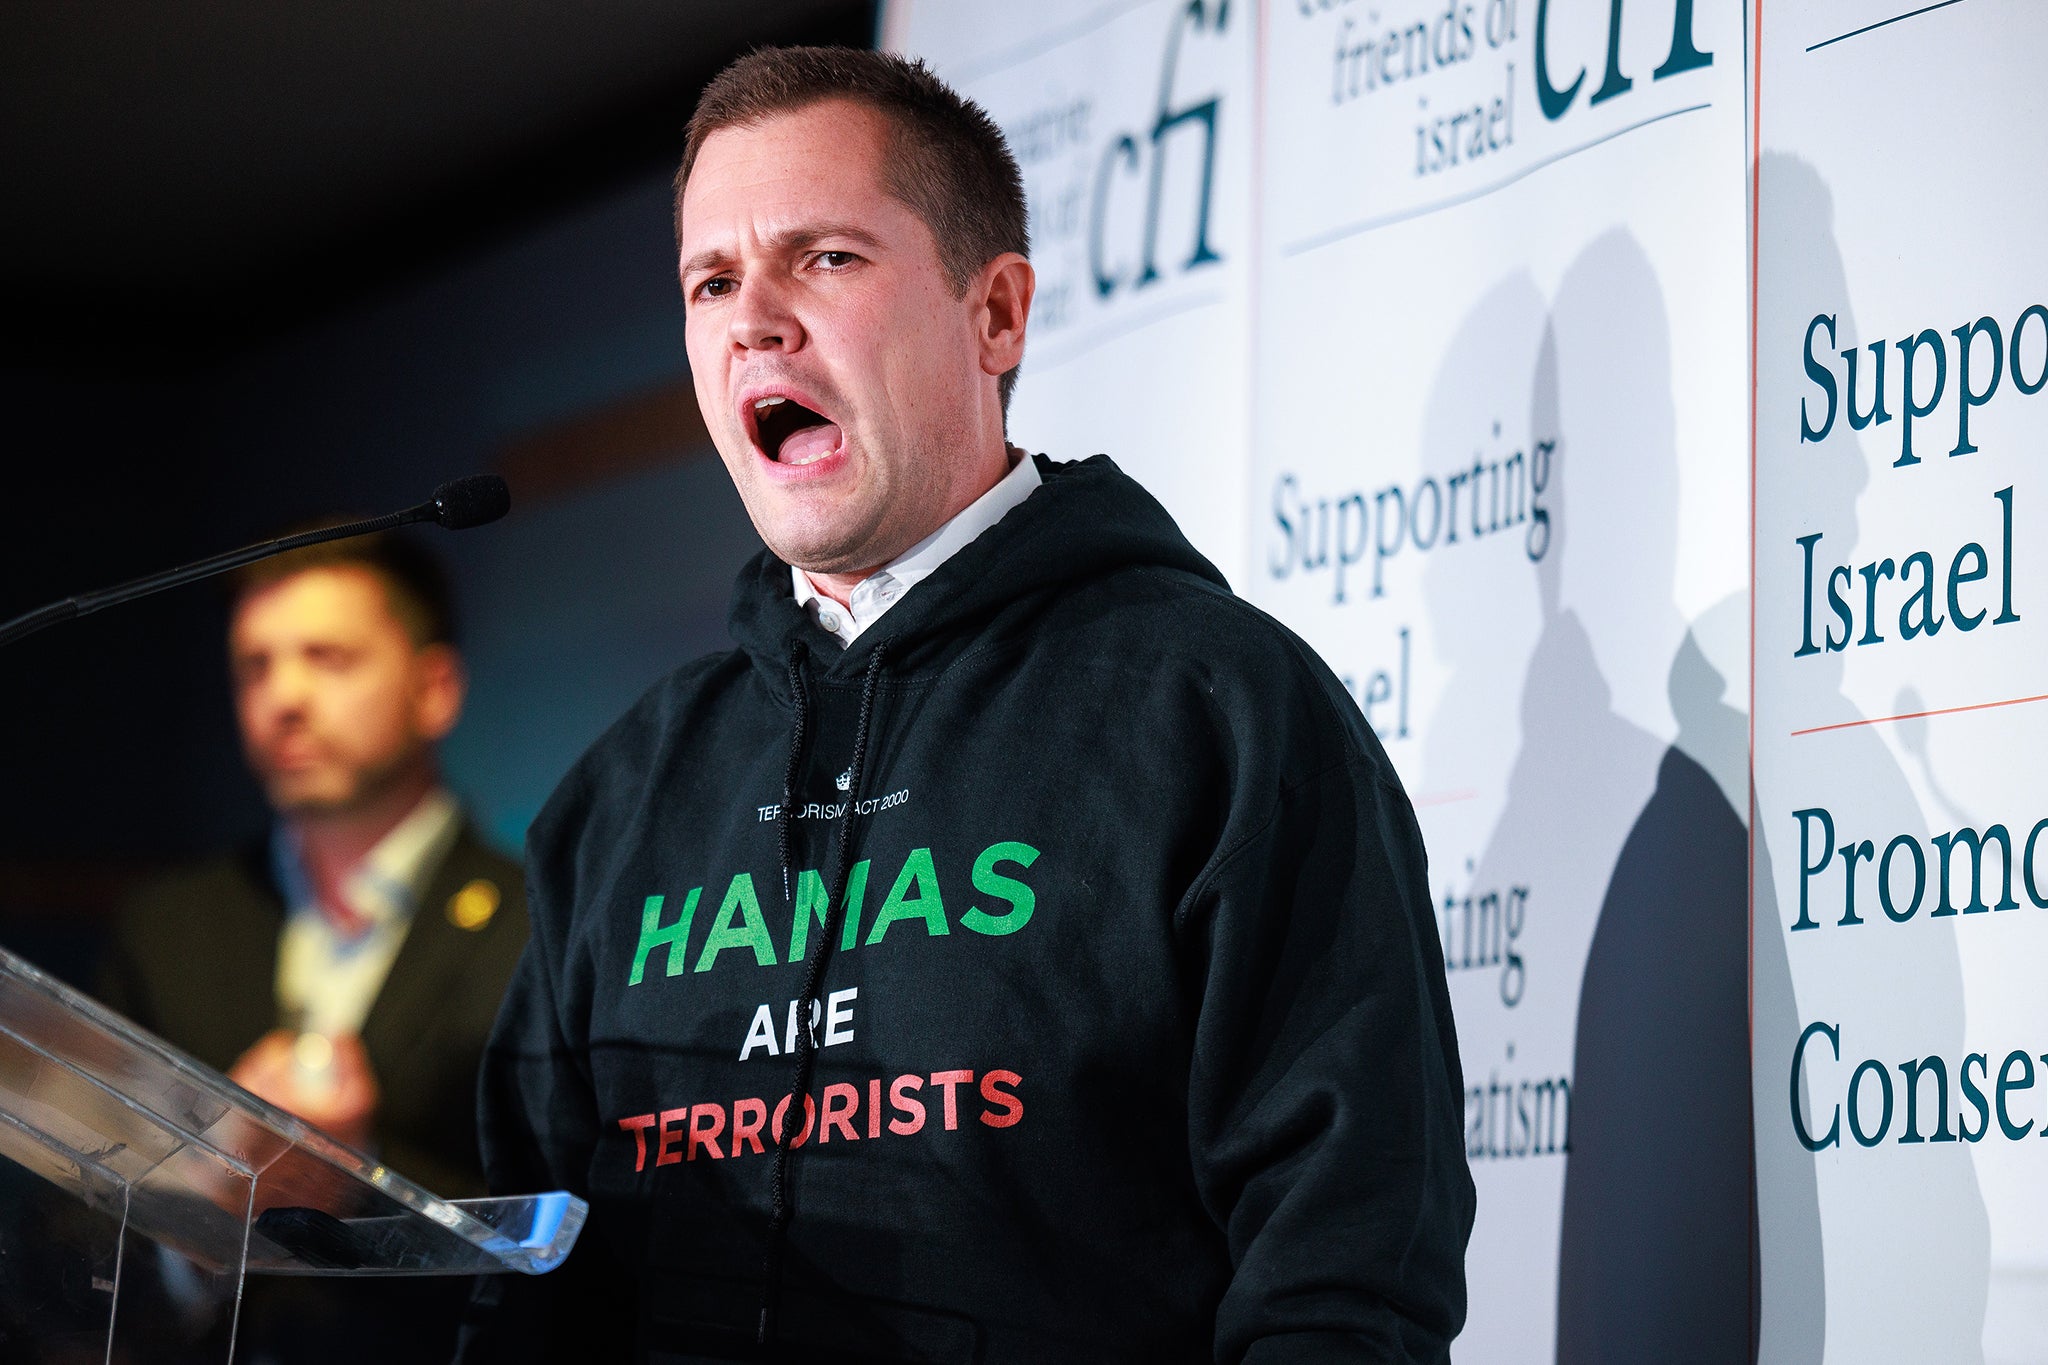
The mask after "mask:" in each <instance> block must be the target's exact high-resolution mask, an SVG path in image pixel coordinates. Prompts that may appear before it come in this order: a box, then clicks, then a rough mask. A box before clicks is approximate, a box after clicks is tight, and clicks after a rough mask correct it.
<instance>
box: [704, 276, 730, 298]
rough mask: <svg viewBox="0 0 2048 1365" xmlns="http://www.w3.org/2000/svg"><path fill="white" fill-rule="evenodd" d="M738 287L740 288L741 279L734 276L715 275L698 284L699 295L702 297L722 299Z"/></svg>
mask: <svg viewBox="0 0 2048 1365" xmlns="http://www.w3.org/2000/svg"><path fill="white" fill-rule="evenodd" d="M737 288H739V281H738V280H735V279H733V278H732V276H730V275H713V276H712V277H711V278H710V279H708V280H706V281H704V283H702V284H700V285H698V286H697V297H698V298H700V299H722V298H724V297H725V296H726V295H727V294H730V293H731V292H732V291H733V290H735V289H737Z"/></svg>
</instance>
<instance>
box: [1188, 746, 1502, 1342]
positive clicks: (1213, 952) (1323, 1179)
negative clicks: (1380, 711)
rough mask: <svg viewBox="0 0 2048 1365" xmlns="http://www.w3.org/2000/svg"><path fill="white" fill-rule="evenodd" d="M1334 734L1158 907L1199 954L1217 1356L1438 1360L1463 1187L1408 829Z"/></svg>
mask: <svg viewBox="0 0 2048 1365" xmlns="http://www.w3.org/2000/svg"><path fill="white" fill-rule="evenodd" d="M1360 740H1362V742H1363V743H1364V744H1370V740H1369V739H1363V737H1360ZM1356 742H1357V741H1354V743H1356ZM1346 747H1352V748H1353V751H1352V753H1351V754H1350V756H1349V757H1348V758H1347V759H1346V760H1345V761H1342V762H1340V763H1338V764H1337V765H1335V766H1332V767H1328V768H1325V769H1324V770H1322V771H1320V772H1318V773H1315V774H1314V775H1312V776H1308V777H1305V778H1301V779H1299V780H1297V781H1296V782H1294V783H1293V784H1291V785H1286V786H1283V787H1282V788H1281V789H1280V791H1279V795H1278V799H1277V802H1271V803H1270V804H1269V806H1268V808H1267V813H1266V814H1265V815H1264V816H1263V817H1262V818H1261V819H1259V820H1258V821H1257V822H1256V825H1255V827H1254V828H1250V829H1249V830H1246V831H1244V832H1242V833H1240V834H1238V835H1236V837H1235V838H1234V840H1233V841H1232V842H1231V843H1229V844H1228V845H1226V847H1225V848H1224V849H1223V850H1222V852H1220V853H1219V855H1218V857H1217V858H1216V859H1215V860H1214V861H1212V862H1211V864H1210V866H1209V868H1208V870H1207V871H1206V872H1205V873H1204V874H1203V876H1202V878H1201V879H1200V880H1199V881H1198V882H1197V883H1196V885H1195V886H1194V887H1192V888H1191V889H1190V891H1189V894H1188V896H1187V898H1186V900H1185V901H1184V902H1183V904H1182V907H1181V910H1180V912H1179V918H1180V927H1181V932H1182V933H1183V935H1184V943H1186V944H1187V946H1188V947H1189V948H1190V950H1191V951H1192V952H1193V953H1194V955H1195V958H1196V963H1197V970H1198V971H1199V973H1200V976H1199V981H1200V987H1199V990H1200V995H1199V1001H1200V1015H1199V1019H1198V1022H1197V1025H1196V1037H1195V1047H1194V1061H1193V1068H1192V1072H1191V1076H1190V1088H1189V1124H1190V1133H1189V1142H1190V1152H1191V1156H1192V1159H1193V1164H1194V1171H1195V1177H1196V1181H1197V1184H1198V1187H1199V1190H1200V1194H1201V1197H1202V1199H1203V1201H1204V1203H1205V1204H1206V1206H1207V1207H1208V1209H1209V1211H1210V1213H1211V1215H1212V1216H1213V1217H1214V1218H1215V1219H1216V1221H1217V1224H1218V1225H1219V1226H1220V1227H1221V1228H1222V1229H1223V1231H1224V1234H1225V1237H1226V1239H1227V1241H1228V1245H1229V1249H1230V1257H1231V1262H1232V1265H1233V1277H1232V1280H1231V1283H1230V1286H1229V1288H1228V1290H1227V1291H1226V1292H1225V1294H1224V1296H1223V1299H1222V1302H1221V1303H1220V1305H1219V1306H1218V1309H1217V1314H1216V1359H1217V1361H1218V1362H1228V1363H1231V1365H1234V1363H1235V1362H1257V1363H1258V1365H1271V1363H1272V1362H1282V1361H1309V1360H1314V1361H1338V1360H1341V1361H1361V1362H1363V1361H1375V1362H1393V1361H1404V1362H1405V1361H1418V1362H1425V1361H1426V1362H1436V1361H1444V1360H1447V1359H1448V1358H1449V1346H1450V1341H1451V1339H1452V1337H1454V1336H1455V1335H1456V1334H1457V1331H1458V1329H1459V1327H1460V1326H1461V1325H1462V1324H1463V1322H1464V1317H1465V1275H1464V1255H1465V1243H1466V1239H1467V1238H1468V1236H1469V1235H1470V1232H1471V1227H1472V1216H1473V1188H1472V1181H1471V1176H1470V1174H1469V1172H1468V1170H1467V1167H1466V1162H1465V1154H1464V1148H1463V1139H1462V1126H1463V1125H1462V1103H1463V1093H1462V1092H1463V1079H1462V1076H1461V1074H1460V1070H1459V1063H1458V1055H1457V1042H1456V1038H1455V1035H1454V1033H1453V1029H1452V1023H1451V1013H1450V1001H1449V995H1448V991H1447V990H1446V986H1445V980H1444V971H1443V959H1442V950H1441V947H1440V946H1439V944H1438V941H1437V932H1436V921H1435V916H1434V915H1433V913H1432V910H1431V901H1430V897H1429V893H1428V889H1427V888H1428V882H1427V868H1426V865H1425V860H1424V855H1423V849H1422V840H1421V836H1420V834H1419V832H1418V830H1417V828H1416V825H1415V819H1414V813H1413V811H1412V809H1411V808H1410V806H1409V803H1408V800H1407V798H1406V796H1405V795H1404V794H1403V793H1402V792H1401V791H1400V789H1399V787H1398V785H1396V784H1395V783H1394V782H1393V781H1392V780H1391V779H1389V778H1386V777H1384V776H1382V775H1381V773H1380V771H1379V768H1378V765H1377V764H1376V763H1375V761H1374V758H1373V756H1372V755H1371V754H1370V753H1369V752H1361V751H1360V750H1359V749H1358V748H1356V747H1353V746H1350V745H1347V746H1346ZM1233 823H1237V822H1233ZM1239 828H1240V829H1243V825H1242V824H1239Z"/></svg>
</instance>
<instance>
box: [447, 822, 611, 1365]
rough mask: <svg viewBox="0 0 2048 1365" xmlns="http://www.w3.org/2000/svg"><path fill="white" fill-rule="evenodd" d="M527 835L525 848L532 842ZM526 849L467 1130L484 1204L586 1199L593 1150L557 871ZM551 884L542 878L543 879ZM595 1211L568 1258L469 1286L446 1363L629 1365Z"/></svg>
mask: <svg viewBox="0 0 2048 1365" xmlns="http://www.w3.org/2000/svg"><path fill="white" fill-rule="evenodd" d="M539 828H540V825H539V822H537V823H536V836H538V833H539ZM542 847H543V842H542V841H541V840H540V839H539V838H538V837H536V838H535V840H534V842H533V843H531V844H530V845H529V849H528V873H527V886H528V904H529V909H530V912H531V915H532V924H533V931H532V936H531V937H530V938H529V939H528V940H527V944H526V951H525V952H524V954H523V955H522V956H521V957H520V959H519V966H518V969H517V970H516V971H515V972H514V973H513V977H512V984H511V986H510V987H509V988H508V990H507V992H506V995H505V1001H504V1004H503V1006H502V1007H501V1008H500V1009H499V1012H498V1018H497V1022H496V1024H495V1025H494V1026H493V1028H492V1030H491V1038H490V1042H489V1044H488V1046H487V1047H486V1048H485V1051H484V1059H483V1067H482V1071H481V1073H480V1075H479V1078H478V1104H477V1115H478V1130H479V1134H478V1135H479V1139H480V1145H481V1147H482V1154H483V1162H484V1176H485V1179H486V1181H487V1183H488V1185H489V1187H490V1190H491V1193H492V1194H499V1195H513V1194H535V1193H540V1192H543V1191H547V1190H567V1191H569V1192H570V1193H571V1194H575V1195H579V1196H581V1197H583V1198H585V1199H589V1198H590V1197H591V1190H590V1183H589V1171H590V1161H591V1154H592V1153H593V1152H594V1151H595V1149H596V1146H597V1140H598V1111H597V1099H596V1092H595V1089H594V1086H593V1084H592V1080H591V1074H590V1062H589V1055H588V1052H587V1050H585V1049H582V1048H579V1047H578V1046H576V1045H575V1043H573V1042H572V1041H571V1030H570V1028H568V1027H567V1026H566V1021H567V1020H568V1019H569V1018H570V1016H569V1015H566V1014H565V1013H564V999H563V997H564V990H563V987H562V984H561V983H562V978H563V974H564V973H565V972H566V970H567V968H568V959H567V956H566V948H565V939H566V937H567V936H566V934H565V932H564V930H565V924H566V921H567V915H566V914H565V913H564V909H565V906H566V905H567V903H568V902H567V899H566V896H565V893H564V890H563V888H562V887H561V885H560V883H561V880H562V878H561V877H560V875H559V869H558V865H556V864H555V863H554V862H552V861H551V860H550V859H548V858H546V857H543V856H542V854H541V851H540V850H541V849H542ZM550 874H554V875H550ZM602 1223H603V1219H602V1218H601V1216H600V1214H599V1211H598V1209H597V1208H595V1207H593V1208H592V1211H591V1217H590V1220H589V1222H588V1223H586V1224H585V1226H584V1230H583V1233H582V1235H581V1237H579V1239H578V1240H577V1243H576V1247H575V1249H574V1250H573V1251H572V1252H570V1254H569V1258H568V1260H567V1261H566V1262H565V1263H564V1264H563V1265H562V1266H561V1267H560V1268H558V1269H556V1270H554V1271H552V1272H550V1273H548V1274H546V1275H541V1276H527V1275H518V1274H507V1275H483V1276H479V1277H478V1279H477V1283H476V1289H475V1292H474V1294H473V1296H472V1298H471V1301H470V1307H469V1311H468V1313H467V1315H466V1317H465V1320H464V1323H463V1327H462V1332H461V1336H460V1341H459V1345H458V1347H457V1352H456V1359H457V1361H458V1362H461V1363H462V1365H472V1363H473V1365H514V1363H523V1362H535V1363H536V1365H538V1363H539V1362H547V1361H560V1360H572V1359H584V1360H624V1359H627V1358H629V1356H630V1350H631V1343H632V1339H633V1330H634V1322H635V1314H634V1312H633V1308H632V1303H633V1298H632V1293H631V1290H630V1289H629V1287H628V1286H629V1283H630V1281H629V1280H628V1279H627V1277H626V1276H625V1275H623V1274H622V1273H621V1272H620V1268H619V1266H618V1265H617V1263H616V1261H615V1260H614V1259H613V1258H612V1256H611V1254H610V1249H609V1247H608V1246H607V1245H606V1238H605V1235H604V1233H605V1229H604V1227H603V1226H602Z"/></svg>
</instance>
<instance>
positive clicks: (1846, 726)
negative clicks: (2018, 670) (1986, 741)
mask: <svg viewBox="0 0 2048 1365" xmlns="http://www.w3.org/2000/svg"><path fill="white" fill-rule="evenodd" d="M2034 701H2048V692H2043V693H2041V694H2040V695H2039V696H2036V697H2012V698H2009V699H2007V700H2005V701H1980V702H1977V703H1975V704H1974V705H1971V706H1944V707H1941V708H1939V709H1937V710H1933V711H1907V712H1905V713H1904V714H1902V715H1896V716H1872V717H1871V718H1870V719H1868V720H1845V721H1841V722H1839V723H1838V724H1835V725H1814V726H1810V727H1808V728H1807V729H1804V730H1794V731H1793V732H1792V734H1793V735H1794V737H1797V736H1799V735H1818V734H1822V733H1825V732H1826V731H1829V730H1853V729H1855V728H1856V727H1857V726H1859V725H1888V724H1890V723H1891V722H1892V721H1895V720H1919V719H1921V718H1922V717H1925V716H1955V715H1960V714H1962V713H1963V712H1965V711H1993V710H1996V709H1997V708H1999V707H2001V706H2025V705H2026V704H2027V703H2028V702H2034Z"/></svg>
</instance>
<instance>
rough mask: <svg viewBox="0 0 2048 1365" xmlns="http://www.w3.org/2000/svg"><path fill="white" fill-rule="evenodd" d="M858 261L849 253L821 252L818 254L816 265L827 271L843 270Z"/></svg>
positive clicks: (856, 257)
mask: <svg viewBox="0 0 2048 1365" xmlns="http://www.w3.org/2000/svg"><path fill="white" fill-rule="evenodd" d="M859 259H860V258H859V257H858V256H856V255H854V254H853V253H852V252H851V251H821V252H819V253H818V264H819V265H822V266H824V267H825V269H827V270H844V269H846V267H848V266H850V265H852V264H853V263H854V262H855V261H857V260H859Z"/></svg>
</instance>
